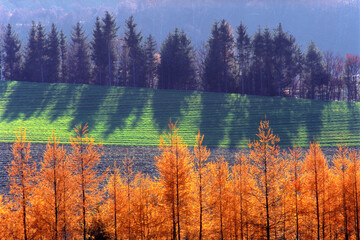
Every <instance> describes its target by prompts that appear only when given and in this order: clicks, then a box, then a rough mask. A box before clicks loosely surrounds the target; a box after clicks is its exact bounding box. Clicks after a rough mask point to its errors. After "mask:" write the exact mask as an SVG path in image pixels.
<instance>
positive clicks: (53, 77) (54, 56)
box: [45, 24, 60, 83]
mask: <svg viewBox="0 0 360 240" xmlns="http://www.w3.org/2000/svg"><path fill="white" fill-rule="evenodd" d="M59 45H60V40H59V34H58V31H57V28H56V26H55V24H52V25H51V31H50V34H49V36H48V38H47V54H46V55H47V59H46V63H45V69H46V77H45V79H46V80H47V82H55V83H56V82H59V80H60V46H59Z"/></svg>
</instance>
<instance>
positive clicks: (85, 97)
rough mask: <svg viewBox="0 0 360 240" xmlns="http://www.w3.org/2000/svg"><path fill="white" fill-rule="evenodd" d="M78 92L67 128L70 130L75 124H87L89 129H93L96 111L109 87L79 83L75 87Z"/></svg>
mask: <svg viewBox="0 0 360 240" xmlns="http://www.w3.org/2000/svg"><path fill="white" fill-rule="evenodd" d="M76 88H77V89H78V90H79V92H78V93H77V94H78V95H79V96H78V100H77V101H76V102H74V104H73V106H74V109H73V114H72V116H73V119H72V121H70V123H69V126H68V130H69V131H72V129H73V128H74V127H75V126H79V125H80V124H81V125H84V124H88V127H89V129H90V130H91V129H94V128H95V125H96V120H98V118H99V117H98V111H99V110H100V108H101V107H102V105H103V102H104V100H105V99H106V97H107V95H108V92H109V91H110V88H109V87H100V86H91V85H85V84H84V85H79V87H76Z"/></svg>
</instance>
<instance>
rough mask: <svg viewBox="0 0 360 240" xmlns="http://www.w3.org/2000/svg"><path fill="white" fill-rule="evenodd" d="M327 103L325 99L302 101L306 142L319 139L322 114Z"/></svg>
mask: <svg viewBox="0 0 360 240" xmlns="http://www.w3.org/2000/svg"><path fill="white" fill-rule="evenodd" d="M328 103H329V102H327V101H318V100H307V101H304V103H303V106H302V107H303V108H302V111H303V112H304V121H305V122H306V129H307V137H308V139H307V143H309V142H310V141H311V142H313V141H314V140H315V141H319V137H320V136H321V131H322V128H323V118H322V114H323V111H324V109H325V106H326V105H328ZM320 144H321V142H320Z"/></svg>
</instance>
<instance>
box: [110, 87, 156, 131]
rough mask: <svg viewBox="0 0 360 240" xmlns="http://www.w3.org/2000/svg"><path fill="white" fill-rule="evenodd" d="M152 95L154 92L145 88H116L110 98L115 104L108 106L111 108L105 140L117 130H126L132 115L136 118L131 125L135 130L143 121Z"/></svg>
mask: <svg viewBox="0 0 360 240" xmlns="http://www.w3.org/2000/svg"><path fill="white" fill-rule="evenodd" d="M151 93H152V90H150V89H144V88H114V91H113V92H112V94H111V96H108V97H109V98H110V99H111V102H112V103H114V104H111V105H110V106H106V107H108V108H109V110H108V111H107V112H108V114H109V116H108V120H107V122H106V124H105V127H106V128H105V132H104V136H105V138H107V137H109V135H111V134H112V133H114V132H115V131H116V129H120V130H121V129H123V128H126V127H127V126H126V125H127V124H129V122H127V119H128V118H129V117H130V115H134V116H135V120H134V121H132V122H131V123H130V124H131V127H133V128H134V127H135V126H136V125H137V124H138V122H139V121H140V120H141V116H142V113H143V108H144V107H145V105H146V104H147V101H148V98H149V96H150V94H151ZM109 98H108V99H107V100H109Z"/></svg>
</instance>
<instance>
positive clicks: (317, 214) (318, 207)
mask: <svg viewBox="0 0 360 240" xmlns="http://www.w3.org/2000/svg"><path fill="white" fill-rule="evenodd" d="M315 201H316V221H317V239H318V240H320V206H319V191H318V175H317V165H316V161H315Z"/></svg>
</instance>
